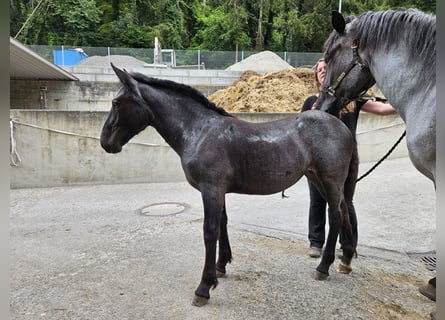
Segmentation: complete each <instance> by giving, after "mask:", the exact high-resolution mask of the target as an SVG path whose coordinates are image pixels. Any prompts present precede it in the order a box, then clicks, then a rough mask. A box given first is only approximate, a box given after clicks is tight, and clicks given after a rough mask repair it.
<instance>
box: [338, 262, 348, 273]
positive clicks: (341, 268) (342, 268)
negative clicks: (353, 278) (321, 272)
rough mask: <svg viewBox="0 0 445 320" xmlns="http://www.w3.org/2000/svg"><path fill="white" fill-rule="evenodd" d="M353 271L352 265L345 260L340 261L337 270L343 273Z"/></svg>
mask: <svg viewBox="0 0 445 320" xmlns="http://www.w3.org/2000/svg"><path fill="white" fill-rule="evenodd" d="M351 271H352V267H351V265H348V264H344V263H343V262H340V264H339V265H338V268H337V272H340V273H343V274H349V273H351Z"/></svg>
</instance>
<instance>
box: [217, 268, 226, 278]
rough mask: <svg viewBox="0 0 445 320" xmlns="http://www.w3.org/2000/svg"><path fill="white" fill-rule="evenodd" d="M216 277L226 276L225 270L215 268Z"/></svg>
mask: <svg viewBox="0 0 445 320" xmlns="http://www.w3.org/2000/svg"><path fill="white" fill-rule="evenodd" d="M216 277H217V278H226V277H227V276H226V273H225V272H222V271H219V270H218V269H217V270H216Z"/></svg>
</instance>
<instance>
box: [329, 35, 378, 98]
mask: <svg viewBox="0 0 445 320" xmlns="http://www.w3.org/2000/svg"><path fill="white" fill-rule="evenodd" d="M351 49H352V61H351V63H350V64H349V66H348V67H347V68H346V71H343V72H342V73H341V74H340V75H339V76H338V78H337V80H335V82H334V84H333V85H330V86H329V87H327V89H325V90H322V91H325V92H326V93H327V94H329V95H330V96H333V97H336V98H337V99H340V103H341V104H342V105H346V104H347V103H349V102H350V101H353V100H356V99H358V98H359V97H360V96H361V95H362V93H360V94H359V95H358V96H357V97H355V98H347V97H337V96H336V95H335V90H336V89H337V87H338V86H339V85H340V83H341V82H342V81H343V79H344V78H345V77H346V76H347V75H348V73H349V72H351V70H352V69H353V68H354V67H355V66H356V65H358V66H359V67H360V70H363V71H365V72H370V71H369V67H368V66H367V65H365V64H364V63H363V61H362V59H361V58H360V56H359V55H358V40H357V39H355V40H354V41H352V45H351ZM374 82H375V81H374Z"/></svg>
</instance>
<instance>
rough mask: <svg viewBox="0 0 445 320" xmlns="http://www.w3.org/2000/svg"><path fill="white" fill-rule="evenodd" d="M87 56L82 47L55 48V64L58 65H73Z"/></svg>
mask: <svg viewBox="0 0 445 320" xmlns="http://www.w3.org/2000/svg"><path fill="white" fill-rule="evenodd" d="M86 57H87V55H86V54H85V53H84V52H83V50H82V49H63V50H54V64H56V65H58V66H73V65H75V64H77V63H78V62H79V61H81V60H83V59H85V58H86Z"/></svg>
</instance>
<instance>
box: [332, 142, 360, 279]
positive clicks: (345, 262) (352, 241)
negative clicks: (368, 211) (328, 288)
mask: <svg viewBox="0 0 445 320" xmlns="http://www.w3.org/2000/svg"><path fill="white" fill-rule="evenodd" d="M358 167H359V159H358V152H357V144H355V146H354V151H353V153H352V158H351V162H350V164H349V171H348V177H347V178H346V182H345V187H344V190H345V191H344V193H345V201H346V203H347V206H348V215H346V216H345V221H343V224H342V229H341V236H340V241H341V246H342V249H343V255H342V257H341V261H340V265H339V266H338V268H337V271H338V272H341V273H350V272H351V271H352V267H351V260H352V257H353V256H354V254H356V253H357V251H356V249H357V240H358V227H357V215H356V213H355V208H354V203H353V198H354V193H355V186H356V183H357V176H358Z"/></svg>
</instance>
